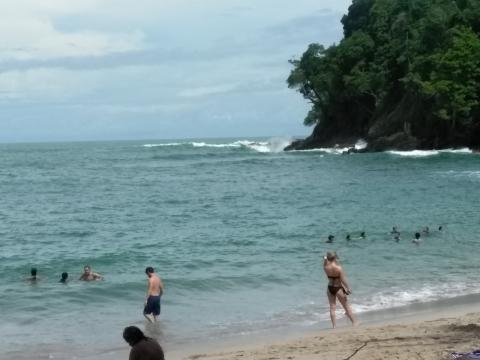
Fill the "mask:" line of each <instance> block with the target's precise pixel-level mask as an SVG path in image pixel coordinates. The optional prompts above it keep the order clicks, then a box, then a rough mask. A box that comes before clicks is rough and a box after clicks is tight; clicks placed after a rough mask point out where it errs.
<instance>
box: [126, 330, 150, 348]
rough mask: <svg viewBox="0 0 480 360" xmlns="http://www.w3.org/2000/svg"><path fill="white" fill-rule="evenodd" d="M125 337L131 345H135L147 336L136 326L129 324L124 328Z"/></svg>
mask: <svg viewBox="0 0 480 360" xmlns="http://www.w3.org/2000/svg"><path fill="white" fill-rule="evenodd" d="M123 338H124V339H125V341H126V342H127V343H128V344H129V345H130V346H134V345H135V344H137V343H138V342H139V341H141V340H145V339H146V338H147V337H146V336H145V334H144V333H143V332H142V330H140V329H139V328H138V327H136V326H127V327H126V328H125V329H124V330H123Z"/></svg>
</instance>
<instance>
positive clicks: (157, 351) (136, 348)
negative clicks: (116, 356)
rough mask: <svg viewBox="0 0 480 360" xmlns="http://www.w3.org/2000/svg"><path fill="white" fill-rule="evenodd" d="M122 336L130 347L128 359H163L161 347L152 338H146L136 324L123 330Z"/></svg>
mask: <svg viewBox="0 0 480 360" xmlns="http://www.w3.org/2000/svg"><path fill="white" fill-rule="evenodd" d="M123 338H124V339H125V341H126V342H127V343H128V344H129V345H130V346H131V347H132V349H131V350H130V356H129V358H128V359H129V360H165V355H164V354H163V349H162V347H161V346H160V345H159V344H158V342H157V341H156V340H154V339H152V338H148V337H146V336H145V334H144V333H143V332H142V330H140V329H139V328H137V327H136V326H128V327H126V328H125V329H124V330H123Z"/></svg>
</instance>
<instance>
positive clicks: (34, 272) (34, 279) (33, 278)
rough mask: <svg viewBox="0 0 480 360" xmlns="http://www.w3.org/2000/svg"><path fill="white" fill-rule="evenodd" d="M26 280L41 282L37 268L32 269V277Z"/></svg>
mask: <svg viewBox="0 0 480 360" xmlns="http://www.w3.org/2000/svg"><path fill="white" fill-rule="evenodd" d="M25 280H26V281H30V282H37V280H40V278H39V277H38V276H37V268H31V269H30V276H29V277H28V278H26V279H25Z"/></svg>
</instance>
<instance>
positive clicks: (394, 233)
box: [390, 226, 400, 235]
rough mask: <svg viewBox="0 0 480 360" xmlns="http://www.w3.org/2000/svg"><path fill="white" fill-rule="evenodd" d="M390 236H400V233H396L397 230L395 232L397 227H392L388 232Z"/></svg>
mask: <svg viewBox="0 0 480 360" xmlns="http://www.w3.org/2000/svg"><path fill="white" fill-rule="evenodd" d="M390 234H392V235H400V231H398V230H397V227H396V226H394V227H393V228H392V231H390Z"/></svg>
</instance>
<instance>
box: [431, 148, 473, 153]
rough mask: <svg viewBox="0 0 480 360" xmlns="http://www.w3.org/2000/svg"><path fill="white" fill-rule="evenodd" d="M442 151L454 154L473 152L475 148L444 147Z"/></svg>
mask: <svg viewBox="0 0 480 360" xmlns="http://www.w3.org/2000/svg"><path fill="white" fill-rule="evenodd" d="M439 152H442V153H452V154H472V153H473V150H471V149H469V148H461V149H444V150H439Z"/></svg>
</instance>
